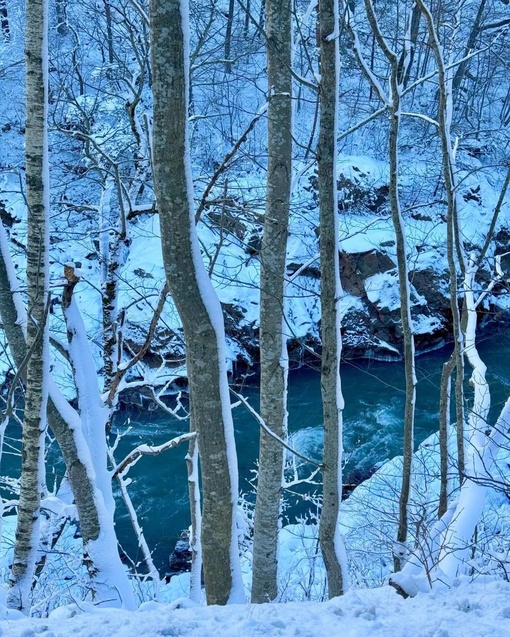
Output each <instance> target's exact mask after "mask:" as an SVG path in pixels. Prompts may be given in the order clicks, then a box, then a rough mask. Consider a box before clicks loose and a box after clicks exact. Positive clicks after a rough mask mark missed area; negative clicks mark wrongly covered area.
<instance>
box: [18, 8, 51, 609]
mask: <svg viewBox="0 0 510 637" xmlns="http://www.w3.org/2000/svg"><path fill="white" fill-rule="evenodd" d="M26 12H27V16H26V38H25V54H26V55H25V63H26V135H25V157H26V197H27V207H28V215H27V226H28V235H27V274H26V276H27V297H28V317H29V320H28V323H27V347H28V351H30V358H29V359H28V363H27V372H26V378H27V381H26V393H25V410H24V419H23V434H22V465H21V487H20V496H19V506H18V521H17V526H16V541H15V545H14V558H13V563H12V570H11V576H10V585H11V589H10V592H9V596H8V605H9V606H10V607H11V608H17V609H19V610H21V611H24V612H27V611H28V609H29V606H30V593H31V588H32V580H33V577H34V574H35V565H36V555H37V549H38V543H39V512H40V502H41V495H42V493H43V490H44V432H45V429H46V417H45V414H46V403H47V395H48V394H47V392H48V387H47V375H48V333H47V326H46V322H47V311H46V308H47V299H46V295H47V289H48V254H47V249H48V209H49V193H48V188H49V173H48V145H47V124H46V104H47V99H48V77H47V72H48V69H47V58H48V50H47V6H46V3H45V1H44V0H28V2H27V5H26Z"/></svg>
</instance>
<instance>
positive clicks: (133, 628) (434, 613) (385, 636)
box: [1, 579, 510, 637]
mask: <svg viewBox="0 0 510 637" xmlns="http://www.w3.org/2000/svg"><path fill="white" fill-rule="evenodd" d="M509 599H510V584H509V583H508V582H501V581H491V580H490V579H489V580H481V581H478V582H476V583H474V584H473V583H471V584H469V583H467V582H466V581H465V580H462V579H459V580H456V581H455V583H454V584H453V585H452V586H451V587H446V586H445V587H440V588H439V589H438V590H436V591H434V592H432V593H428V594H419V595H418V596H417V597H414V598H411V599H407V600H404V599H403V598H402V597H400V596H399V595H398V594H397V593H396V591H395V590H394V589H393V588H391V587H389V586H383V587H380V588H376V589H372V590H368V589H363V590H356V591H349V592H348V593H347V594H346V595H344V596H343V597H339V598H335V599H333V600H331V601H328V602H301V603H296V602H294V603H288V604H259V605H250V604H246V605H235V606H226V607H219V606H211V607H200V606H193V605H192V603H191V602H189V600H182V602H181V604H180V603H179V601H177V602H174V603H172V604H158V603H156V602H150V603H148V604H145V605H143V606H142V607H141V608H140V609H139V610H138V611H136V612H131V613H130V612H128V611H122V610H106V609H99V608H96V607H94V606H93V605H91V604H84V605H80V607H78V606H77V605H75V606H69V607H62V608H59V609H57V610H56V611H54V612H53V613H52V614H51V615H50V617H49V618H46V619H26V618H24V619H19V620H17V621H13V619H11V618H5V619H4V621H3V623H2V627H1V630H2V633H1V634H2V637H29V636H30V637H31V636H33V635H35V634H41V635H47V636H48V637H67V636H68V635H73V636H74V637H103V636H105V635H115V637H139V636H140V635H145V636H146V637H160V636H162V635H169V636H177V635H179V637H216V636H217V635H218V633H219V632H221V635H222V637H239V636H240V635H242V636H243V637H262V636H264V637H326V636H329V635H342V637H365V635H370V636H371V637H410V636H416V637H429V636H430V637H487V635H495V636H496V635H497V636H498V637H505V636H506V635H510V626H509V625H508V620H509V619H510V603H509ZM181 606H182V607H181Z"/></svg>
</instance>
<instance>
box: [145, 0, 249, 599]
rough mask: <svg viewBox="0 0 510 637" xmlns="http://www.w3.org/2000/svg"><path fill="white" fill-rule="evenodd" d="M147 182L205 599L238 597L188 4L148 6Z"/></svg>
mask: <svg viewBox="0 0 510 637" xmlns="http://www.w3.org/2000/svg"><path fill="white" fill-rule="evenodd" d="M150 18H151V45H152V73H153V94H154V129H153V148H154V154H153V163H154V185H155V190H156V200H157V203H158V210H159V215H160V224H161V237H162V248H163V259H164V263H165V271H166V276H167V281H168V286H169V289H170V292H171V294H172V296H173V299H174V301H175V304H176V306H177V310H178V312H179V316H180V318H181V321H182V324H183V327H184V334H185V338H186V345H187V349H186V360H187V370H188V379H189V389H190V408H191V421H192V426H193V427H194V429H195V431H196V433H197V441H198V447H199V453H200V460H201V467H202V490H203V516H202V534H201V543H202V554H203V563H204V580H205V589H206V597H207V602H208V603H209V604H226V603H227V602H228V601H236V600H237V601H240V600H241V599H244V593H243V590H242V583H241V579H240V567H239V555H238V546H237V533H236V523H235V510H236V506H237V464H236V463H237V460H236V452H235V443H234V435H233V424H232V414H231V410H230V399H229V390H228V384H227V372H226V363H225V351H224V341H225V334H224V326H223V316H222V311H221V306H220V303H219V301H218V298H217V296H216V293H215V291H214V289H213V287H212V284H211V282H210V280H209V277H208V276H207V273H206V270H205V267H204V264H203V262H202V258H201V255H200V249H199V245H198V239H197V236H196V231H195V223H194V215H193V193H192V177H191V167H190V154H189V152H190V151H189V141H188V126H187V118H188V95H189V53H188V46H189V40H188V39H189V31H188V6H187V3H186V2H179V0H168V1H167V2H162V1H161V0H152V1H151V4H150Z"/></svg>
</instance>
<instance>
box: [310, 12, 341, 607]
mask: <svg viewBox="0 0 510 637" xmlns="http://www.w3.org/2000/svg"><path fill="white" fill-rule="evenodd" d="M319 27H320V76H321V82H320V87H319V99H320V130H319V147H318V157H317V160H318V171H319V207H320V233H321V234H320V259H321V341H322V367H321V392H322V410H323V415H324V457H323V469H322V476H323V487H322V490H323V496H322V512H321V517H320V526H319V537H320V547H321V552H322V556H323V558H324V564H325V566H326V573H327V578H328V594H329V597H330V598H332V597H336V596H337V595H342V594H343V593H344V592H345V590H346V587H347V566H346V560H345V549H344V547H343V544H342V539H341V537H340V533H339V530H338V518H339V510H340V502H341V500H342V450H343V449H342V446H343V445H342V411H343V408H344V399H343V396H342V389H341V384H340V355H341V348H342V340H341V339H342V337H341V334H340V310H339V302H340V298H341V296H342V287H341V284H340V270H339V250H338V195H337V183H336V181H337V176H336V160H337V145H336V137H337V130H338V121H337V105H338V104H337V103H338V81H339V59H338V28H339V17H338V1H337V0H321V1H320V2H319Z"/></svg>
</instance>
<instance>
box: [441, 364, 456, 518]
mask: <svg viewBox="0 0 510 637" xmlns="http://www.w3.org/2000/svg"><path fill="white" fill-rule="evenodd" d="M454 368H455V358H454V357H453V356H451V357H450V358H449V359H448V360H447V361H446V363H445V364H444V365H443V371H442V374H441V384H440V387H439V458H440V484H439V507H438V511H437V517H438V518H442V517H443V515H444V514H445V513H446V510H447V509H448V495H449V475H448V474H449V458H450V454H449V453H448V436H449V432H450V403H451V391H452V373H453V370H454Z"/></svg>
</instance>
